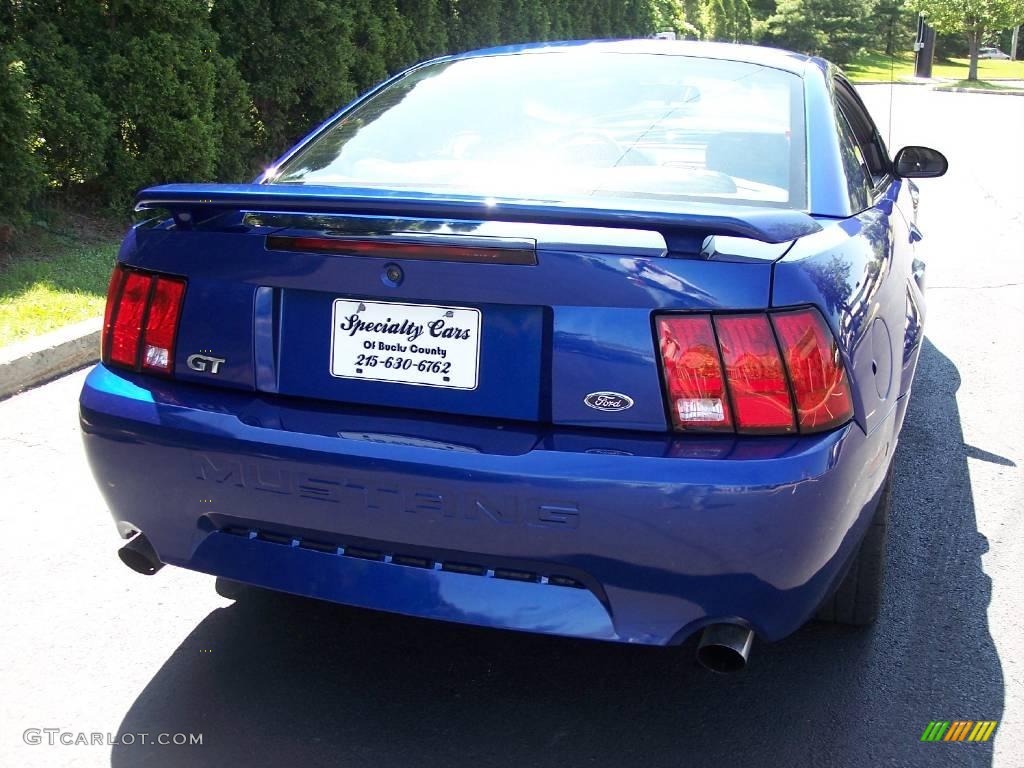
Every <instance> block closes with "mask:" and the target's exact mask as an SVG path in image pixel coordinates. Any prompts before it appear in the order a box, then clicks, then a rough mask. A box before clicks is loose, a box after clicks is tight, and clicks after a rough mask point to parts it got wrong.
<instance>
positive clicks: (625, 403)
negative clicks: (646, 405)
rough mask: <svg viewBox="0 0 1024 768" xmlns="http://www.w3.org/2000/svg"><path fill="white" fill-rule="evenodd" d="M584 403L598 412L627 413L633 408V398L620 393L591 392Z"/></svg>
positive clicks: (584, 399)
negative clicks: (626, 411)
mask: <svg viewBox="0 0 1024 768" xmlns="http://www.w3.org/2000/svg"><path fill="white" fill-rule="evenodd" d="M583 402H584V403H586V404H587V405H589V406H590V407H591V408H593V409H595V410H598V411H625V410H627V409H629V408H632V407H633V398H631V397H629V396H628V395H623V394H621V393H619V392H591V393H590V394H589V395H587V396H586V397H584V398H583Z"/></svg>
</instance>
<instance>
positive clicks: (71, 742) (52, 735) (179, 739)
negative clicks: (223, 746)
mask: <svg viewBox="0 0 1024 768" xmlns="http://www.w3.org/2000/svg"><path fill="white" fill-rule="evenodd" d="M21 738H22V740H23V741H24V742H25V743H26V744H32V745H36V744H46V745H48V746H51V747H53V746H57V745H63V746H66V747H90V746H111V747H112V746H125V747H126V746H131V745H132V744H160V745H164V746H176V747H186V746H202V744H203V734H201V733H110V732H109V731H108V732H102V731H66V730H64V729H63V728H26V729H25V731H24V733H22V734H21Z"/></svg>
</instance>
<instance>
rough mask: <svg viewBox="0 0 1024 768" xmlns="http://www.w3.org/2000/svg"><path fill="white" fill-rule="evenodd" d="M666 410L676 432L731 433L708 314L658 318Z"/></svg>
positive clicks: (727, 403) (725, 397) (728, 410)
mask: <svg viewBox="0 0 1024 768" xmlns="http://www.w3.org/2000/svg"><path fill="white" fill-rule="evenodd" d="M658 337H659V341H660V346H661V362H662V368H663V370H664V372H665V387H666V388H667V390H668V402H669V411H670V412H671V414H672V423H673V424H674V425H675V426H676V428H677V429H696V430H702V431H709V430H710V431H716V430H725V431H731V430H732V414H731V412H730V409H729V402H728V396H727V395H726V392H725V381H724V379H723V377H722V361H721V359H720V358H719V356H718V345H717V344H716V343H715V332H714V330H713V329H712V327H711V317H710V316H708V315H675V316H673V315H666V316H664V317H659V318H658Z"/></svg>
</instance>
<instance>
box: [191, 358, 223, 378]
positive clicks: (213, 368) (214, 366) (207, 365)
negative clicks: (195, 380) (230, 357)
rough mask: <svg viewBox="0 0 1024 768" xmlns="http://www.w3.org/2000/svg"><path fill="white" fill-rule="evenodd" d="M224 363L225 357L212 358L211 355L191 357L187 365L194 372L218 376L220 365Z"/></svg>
mask: <svg viewBox="0 0 1024 768" xmlns="http://www.w3.org/2000/svg"><path fill="white" fill-rule="evenodd" d="M223 362H224V358H223V357H210V356H209V355H199V354H196V355H189V356H188V360H186V361H185V363H186V365H188V367H189V368H191V369H192V370H193V371H199V372H200V373H213V374H216V373H218V372H219V371H220V365H221V363H223Z"/></svg>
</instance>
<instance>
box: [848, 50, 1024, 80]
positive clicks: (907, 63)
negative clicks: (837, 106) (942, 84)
mask: <svg viewBox="0 0 1024 768" xmlns="http://www.w3.org/2000/svg"><path fill="white" fill-rule="evenodd" d="M969 63H970V62H969V61H968V60H967V59H950V60H948V61H936V62H935V64H934V65H933V66H932V77H937V78H951V79H953V80H964V79H966V77H967V68H968V65H969ZM890 66H891V63H890V61H889V57H888V56H886V55H885V54H884V53H865V54H862V55H860V56H858V57H857V58H856V59H854V60H853V61H851V62H850V63H849V64H847V65H846V66H844V67H843V71H845V72H846V74H847V76H848V77H849V78H850V79H851V80H852V81H853V82H855V83H865V82H868V83H870V82H886V83H887V82H889V81H890V79H893V78H894V79H895V80H896V82H899V80H900V78H901V77H912V76H913V74H914V54H913V53H907V52H904V53H898V54H896V61H895V66H894V67H893V69H892V71H890ZM978 77H979V78H980V79H982V80H986V81H992V80H1024V61H994V60H990V59H983V60H981V61H979V62H978Z"/></svg>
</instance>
